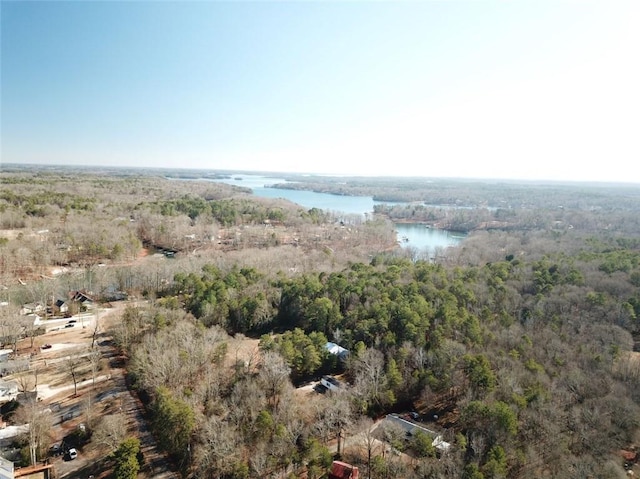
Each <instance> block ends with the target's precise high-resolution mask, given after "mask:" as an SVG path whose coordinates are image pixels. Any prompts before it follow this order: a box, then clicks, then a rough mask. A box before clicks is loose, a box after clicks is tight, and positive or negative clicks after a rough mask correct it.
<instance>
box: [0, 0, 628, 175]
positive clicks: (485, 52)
mask: <svg viewBox="0 0 640 479" xmlns="http://www.w3.org/2000/svg"><path fill="white" fill-rule="evenodd" d="M0 21H1V42H2V43H1V54H2V55H1V67H2V70H1V84H0V85H1V91H0V93H1V128H2V129H1V132H0V133H1V137H0V140H1V153H2V158H1V160H2V162H3V163H42V164H89V165H115V166H119V165H122V166H164V167H186V168H211V169H236V170H262V171H264V170H268V171H279V172H288V171H292V172H294V171H295V172H307V173H321V174H344V175H351V174H358V175H400V176H407V175H414V176H432V177H433V176H435V177H441V176H448V177H491V178H527V179H559V180H579V181H580V180H603V181H632V182H639V183H640V166H638V165H639V164H640V87H639V86H638V85H640V60H639V59H640V28H638V25H640V2H637V1H635V0H630V1H626V2H622V1H620V2H618V1H612V2H609V1H607V2H604V1H584V2H578V1H564V0H553V1H544V0H542V1H535V2H534V1H522V2H516V1H514V2H504V1H499V2H494V1H482V0H480V1H468V2H465V1H429V2H428V1H425V2H409V1H407V2H365V1H350V2H338V1H327V2H301V1H300V2H297V1H296V2H293V1H292V2H285V1H277V2H276V1H274V2H268V1H261V2H244V1H241V2H213V1H200V2H186V1H174V2H169V1H138V2H120V1H118V2H116V1H100V2H91V1H86V2H81V1H73V2H65V1H56V0H52V1H46V2H37V1H11V0H9V1H6V0H2V2H1V3H0Z"/></svg>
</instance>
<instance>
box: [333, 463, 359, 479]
mask: <svg viewBox="0 0 640 479" xmlns="http://www.w3.org/2000/svg"><path fill="white" fill-rule="evenodd" d="M359 474H360V473H359V471H358V468H357V467H355V466H352V465H351V464H347V463H346V462H342V461H333V463H332V464H331V472H330V473H329V479H358V477H359Z"/></svg>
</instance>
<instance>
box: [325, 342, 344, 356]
mask: <svg viewBox="0 0 640 479" xmlns="http://www.w3.org/2000/svg"><path fill="white" fill-rule="evenodd" d="M324 347H325V349H326V350H327V351H329V352H330V353H331V354H335V355H336V356H344V355H346V354H349V351H348V350H346V349H345V348H343V347H342V346H338V345H337V344H336V343H332V342H328V343H327V344H325V345H324Z"/></svg>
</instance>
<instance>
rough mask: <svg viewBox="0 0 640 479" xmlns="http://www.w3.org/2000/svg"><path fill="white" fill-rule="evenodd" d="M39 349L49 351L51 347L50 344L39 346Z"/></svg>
mask: <svg viewBox="0 0 640 479" xmlns="http://www.w3.org/2000/svg"><path fill="white" fill-rule="evenodd" d="M40 348H41V349H51V345H50V344H43V345H42V346H40Z"/></svg>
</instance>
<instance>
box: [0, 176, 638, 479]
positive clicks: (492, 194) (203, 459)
mask: <svg viewBox="0 0 640 479" xmlns="http://www.w3.org/2000/svg"><path fill="white" fill-rule="evenodd" d="M185 174H186V173H185ZM167 176H172V175H169V174H166V175H163V176H158V175H150V174H145V173H144V172H141V171H131V172H127V173H126V174H121V175H119V176H118V175H115V174H114V173H113V172H96V171H76V170H68V171H67V170H62V171H45V170H43V171H36V172H30V171H21V170H20V169H19V168H17V169H15V170H9V171H5V172H3V173H2V183H3V188H2V191H1V192H0V212H1V213H2V224H1V225H0V229H1V231H0V272H1V278H2V280H1V283H2V284H3V286H4V288H5V289H4V290H3V293H4V294H5V295H6V297H7V299H8V300H10V301H12V302H15V303H16V304H19V303H21V302H22V303H24V302H28V301H46V300H47V298H48V297H49V296H52V295H56V294H61V293H62V292H64V291H66V290H69V289H87V290H91V291H93V292H94V293H95V294H96V295H100V296H101V297H103V299H104V300H105V301H106V300H109V296H110V295H112V294H113V292H114V291H118V292H125V293H126V294H127V295H128V296H129V297H137V298H144V299H145V300H146V301H145V302H144V303H138V304H139V305H138V306H135V307H134V306H130V307H127V309H126V312H125V314H124V315H123V318H122V321H121V322H120V323H119V324H118V325H117V326H116V327H115V329H114V331H113V336H114V339H115V340H116V342H117V344H118V345H119V347H120V348H121V350H122V351H123V353H125V354H126V357H127V358H128V363H127V369H128V371H129V375H130V379H131V384H132V387H134V388H135V389H136V390H137V391H138V392H139V394H140V396H141V397H142V398H143V399H144V400H145V402H146V404H147V407H148V410H149V415H150V418H151V427H152V428H153V430H154V431H155V434H156V436H157V438H158V442H159V443H160V444H161V445H162V447H164V448H165V450H166V451H167V452H168V453H169V454H170V455H171V457H172V458H173V460H174V462H175V464H176V467H177V468H178V469H179V470H180V471H181V472H182V474H183V475H184V476H185V477H221V478H246V477H265V478H266V477H299V476H300V475H302V474H303V473H304V474H306V477H310V478H311V477H322V476H323V474H325V473H326V471H327V467H328V466H329V465H330V464H331V460H332V459H333V458H334V457H336V455H337V456H339V457H342V458H343V459H344V460H346V461H348V462H351V463H353V464H356V465H358V466H359V467H360V468H361V471H362V472H361V473H362V474H366V477H375V478H397V477H403V478H413V477H415V478H450V477H461V478H465V479H466V478H469V479H471V478H474V479H479V478H487V479H488V478H506V477H509V478H525V477H553V478H574V477H598V478H617V477H620V478H622V477H626V471H625V464H624V461H623V459H622V458H621V457H620V455H619V452H620V451H621V450H635V449H634V448H635V445H636V444H637V441H638V432H639V430H640V429H639V427H640V387H639V386H640V362H639V360H640V357H639V356H637V353H635V352H634V337H636V335H637V334H638V332H639V328H638V315H640V225H639V224H638V217H639V215H638V212H639V211H640V201H639V200H640V194H639V193H638V190H637V189H634V188H630V187H628V186H620V187H614V186H611V185H548V184H547V185H534V184H518V183H515V182H514V183H509V184H508V185H507V186H505V185H504V184H497V183H495V182H493V183H492V182H484V183H483V182H468V181H467V182H455V181H453V180H447V181H446V182H445V181H443V182H441V183H438V182H437V181H435V180H434V181H430V182H420V181H419V180H411V181H412V184H415V185H419V188H418V187H416V188H406V187H403V186H402V185H403V183H402V182H400V183H398V184H394V182H393V180H385V183H384V184H383V185H382V186H381V184H382V180H375V181H373V180H372V181H370V182H368V183H367V182H366V181H365V180H361V179H357V180H353V183H350V182H348V181H346V182H345V185H346V186H341V188H342V190H340V191H336V190H334V191H333V192H335V193H340V194H372V192H376V191H377V192H379V193H375V194H376V195H377V196H379V197H384V198H386V199H387V200H391V199H396V200H398V199H400V197H399V196H394V193H392V192H391V191H392V189H393V188H396V189H397V191H401V190H402V191H410V192H411V193H410V194H411V196H412V197H411V198H410V200H411V201H414V202H416V204H415V205H410V206H406V205H405V206H393V205H388V206H382V207H379V208H378V209H377V211H376V213H377V214H376V215H372V216H371V217H370V218H367V219H366V220H365V219H362V220H360V221H354V222H353V223H352V224H348V225H344V224H341V223H340V221H339V219H338V218H335V217H333V216H332V215H331V214H328V213H325V212H323V211H321V210H316V209H313V210H305V209H303V208H301V207H298V206H297V205H293V204H290V203H288V202H286V201H284V200H278V201H275V200H264V199H259V198H256V197H253V196H251V194H250V192H249V191H246V190H245V189H238V188H234V187H230V186H226V185H223V184H218V183H212V182H205V181H195V180H193V179H189V180H186V179H184V178H182V179H180V178H178V176H179V175H178V174H177V173H174V174H173V176H174V178H172V179H167V178H166V177H167ZM398 181H399V180H398ZM406 181H409V180H406ZM323 184H325V183H324V182H323ZM353 185H355V186H354V187H353V188H351V187H350V186H353ZM307 186H308V185H307ZM310 189H316V190H317V189H318V188H317V187H316V186H314V187H310ZM445 192H446V195H445ZM407 199H408V198H407V197H406V196H404V197H403V198H402V200H403V201H406V200H407ZM453 205H460V206H464V208H453V207H452V206H453ZM445 206H446V207H445ZM400 219H401V220H404V221H415V222H420V223H426V224H428V225H430V226H432V227H447V228H453V229H458V230H462V231H468V232H470V233H469V236H468V238H467V239H466V240H465V241H464V242H463V243H462V244H461V245H460V246H459V247H457V248H451V249H449V250H447V252H446V254H443V255H439V256H438V257H437V258H436V259H435V260H434V261H425V260H422V259H419V260H417V259H415V258H416V255H415V254H412V251H411V249H410V248H400V247H399V246H398V245H397V243H396V241H395V237H394V232H393V225H392V222H391V220H393V221H397V220H400ZM141 251H146V252H147V253H151V254H148V255H147V256H144V257H143V256H142V255H141V254H140V253H141ZM154 252H155V253H156V254H153V253H154ZM165 253H169V255H167V254H165ZM413 253H414V252H413ZM244 337H247V338H254V339H256V340H259V351H257V352H256V355H255V358H254V359H253V360H252V361H239V362H234V361H233V360H231V361H230V358H233V351H230V348H231V347H232V346H231V345H232V344H235V343H234V342H233V341H232V339H239V338H244ZM328 341H331V342H334V343H336V344H339V345H340V346H342V347H343V348H345V349H347V350H348V351H349V355H348V357H347V358H346V359H344V360H342V359H339V358H338V357H336V356H335V355H333V354H331V353H330V352H329V351H328V350H327V348H326V347H325V346H326V343H327V342H328ZM326 374H336V375H340V378H341V379H342V381H343V382H344V383H345V384H346V385H347V386H346V387H345V388H344V391H342V392H340V393H335V394H334V393H330V392H327V393H326V394H324V395H323V394H316V395H314V396H312V399H307V397H305V399H304V400H301V397H300V395H299V391H298V390H297V388H298V387H300V386H303V385H305V384H307V383H308V382H309V381H313V380H317V379H318V378H319V377H321V376H323V375H326ZM407 411H415V412H417V414H418V415H419V417H420V419H421V421H422V423H424V424H426V425H427V426H428V428H429V429H431V430H435V431H438V432H439V433H440V434H442V437H443V438H444V440H445V441H447V442H448V443H449V444H450V445H451V448H450V449H449V450H448V451H447V452H446V453H441V452H440V451H438V450H436V448H435V447H434V445H433V443H432V441H431V440H430V438H425V437H424V435H421V434H415V435H413V436H410V437H409V436H407V435H406V434H405V433H404V431H402V430H398V429H397V428H394V427H393V425H388V424H383V425H382V426H381V427H378V428H377V429H375V439H376V440H380V441H383V442H384V443H386V444H390V445H391V446H392V451H395V452H397V454H383V453H382V452H381V450H380V449H377V448H376V447H375V444H376V443H375V442H374V438H373V437H372V438H370V440H366V441H365V443H366V444H367V445H368V447H366V448H365V450H364V451H363V450H362V449H353V448H352V449H349V448H348V447H346V445H347V444H348V442H349V438H350V437H351V438H353V437H354V436H355V435H361V436H363V437H365V438H369V435H370V432H371V431H372V430H373V429H372V424H374V423H375V422H377V421H378V420H379V419H380V418H383V417H384V416H385V415H386V414H389V413H404V412H407ZM336 441H337V449H336V448H335V447H334V446H335V444H336ZM341 446H342V447H341ZM384 450H385V449H382V451H384ZM627 466H628V465H627Z"/></svg>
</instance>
